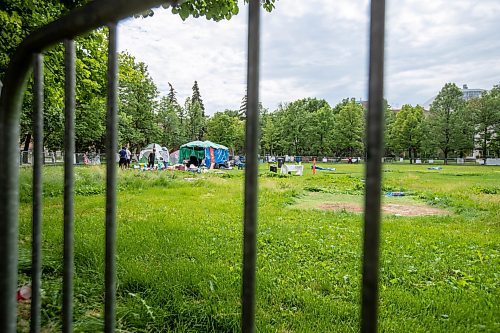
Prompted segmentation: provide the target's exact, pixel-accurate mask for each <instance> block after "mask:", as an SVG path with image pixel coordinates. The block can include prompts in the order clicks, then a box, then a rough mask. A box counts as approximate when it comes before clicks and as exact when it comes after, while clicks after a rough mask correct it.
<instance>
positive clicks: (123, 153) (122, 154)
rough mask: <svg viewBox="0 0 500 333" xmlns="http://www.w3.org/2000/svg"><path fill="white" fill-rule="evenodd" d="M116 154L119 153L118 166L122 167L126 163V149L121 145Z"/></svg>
mask: <svg viewBox="0 0 500 333" xmlns="http://www.w3.org/2000/svg"><path fill="white" fill-rule="evenodd" d="M118 154H119V155H120V161H119V162H118V166H119V167H120V168H122V169H123V168H125V166H126V165H127V150H126V149H125V147H122V149H121V150H120V152H119V153H118Z"/></svg>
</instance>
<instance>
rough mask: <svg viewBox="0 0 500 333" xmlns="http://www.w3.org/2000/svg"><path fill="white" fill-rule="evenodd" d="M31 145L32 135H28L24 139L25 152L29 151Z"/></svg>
mask: <svg viewBox="0 0 500 333" xmlns="http://www.w3.org/2000/svg"><path fill="white" fill-rule="evenodd" d="M30 143H31V133H28V134H26V136H25V137H24V148H23V151H28V150H29V149H30Z"/></svg>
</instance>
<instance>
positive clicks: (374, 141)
mask: <svg viewBox="0 0 500 333" xmlns="http://www.w3.org/2000/svg"><path fill="white" fill-rule="evenodd" d="M165 2H168V3H170V4H172V5H175V4H176V3H177V1H171V0H170V1H165V0H100V1H94V2H92V3H89V4H88V5H86V6H83V7H81V8H78V9H76V10H74V11H72V12H71V13H70V14H69V15H67V16H65V17H63V18H61V19H59V20H57V21H55V22H53V23H50V24H48V25H47V26H44V27H42V28H40V29H38V30H37V31H35V32H34V33H32V34H31V35H29V36H28V37H27V38H26V39H25V40H24V41H23V42H22V43H21V45H20V46H19V47H18V49H17V51H16V53H15V54H14V56H13V57H12V59H11V62H10V64H9V67H8V70H7V72H6V75H5V79H4V86H3V89H2V91H1V95H0V156H3V157H4V159H3V162H2V163H0V332H5V333H13V332H15V331H16V311H17V310H16V297H15V294H16V287H17V270H18V258H17V252H18V249H17V241H18V208H19V207H18V200H19V199H18V192H19V189H18V188H19V179H18V178H19V171H18V169H19V165H18V157H19V156H18V154H19V151H18V140H19V128H20V110H21V104H22V98H23V94H24V90H25V85H26V82H27V79H28V76H29V74H30V71H31V69H33V73H34V89H33V91H34V99H33V133H34V135H33V137H34V154H33V215H32V224H33V225H32V269H31V274H32V276H31V279H32V302H31V332H40V310H41V300H40V290H41V265H42V258H41V232H42V207H43V203H42V164H43V146H42V142H43V56H42V52H43V50H45V49H47V48H48V47H50V46H51V45H53V44H55V43H59V42H61V41H64V47H65V62H64V63H65V85H64V87H65V135H64V148H65V154H64V156H65V158H64V254H63V255H64V258H63V304H62V330H63V332H72V330H73V327H72V324H73V323H72V318H73V272H74V253H73V247H74V232H73V229H74V225H73V224H74V209H73V183H74V178H73V177H74V173H73V161H72V158H73V155H74V150H75V143H74V142H75V124H74V121H75V120H74V119H75V114H74V110H75V85H76V81H75V46H74V41H73V39H74V38H75V37H76V36H78V35H81V34H83V33H85V32H87V31H90V30H92V29H96V28H98V27H102V26H106V25H107V26H108V31H109V46H108V70H107V85H108V86H107V117H106V133H107V134H106V147H107V148H106V159H107V160H109V161H112V160H114V156H115V147H117V86H118V84H117V79H118V75H117V73H118V64H117V49H116V34H117V31H116V30H117V28H116V22H118V21H119V20H121V19H123V18H125V17H128V16H130V15H132V14H134V13H137V12H141V11H143V10H145V9H148V8H151V7H154V6H158V5H160V4H161V3H165ZM249 2H250V3H249V20H248V62H247V65H248V67H247V91H248V104H247V122H246V152H247V163H246V171H245V207H244V221H243V273H242V274H243V276H242V291H241V302H242V310H241V329H242V331H243V332H255V307H256V304H255V272H256V258H257V249H256V237H257V205H258V203H257V194H258V188H257V177H258V164H257V159H258V155H257V153H258V151H257V149H258V131H259V128H258V126H259V114H258V101H259V53H260V50H259V45H260V1H259V0H250V1H249ZM384 16H385V1H384V0H372V1H371V22H370V56H369V62H370V66H369V68H370V70H369V71H370V72H369V107H368V126H367V138H368V145H367V151H368V155H367V157H368V159H367V164H366V194H365V214H364V216H365V229H364V246H363V254H364V255H363V279H362V303H361V328H360V329H361V331H363V332H376V330H377V307H378V266H379V265H378V257H379V254H378V253H379V233H380V232H379V230H380V228H379V225H380V183H381V157H382V153H383V150H382V134H383V78H384V75H383V64H384V22H385V17H384ZM105 230H106V231H105V232H106V237H105V305H104V314H105V315H104V321H105V323H104V330H105V332H114V330H115V307H116V306H115V299H116V166H115V165H114V164H113V163H107V164H106V216H105Z"/></svg>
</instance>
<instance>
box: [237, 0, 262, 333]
mask: <svg viewBox="0 0 500 333" xmlns="http://www.w3.org/2000/svg"><path fill="white" fill-rule="evenodd" d="M259 33H260V1H259V0H251V1H250V3H249V12H248V67H247V92H248V102H247V120H246V154H247V162H246V168H245V169H246V170H245V210H244V227H243V229H244V231H243V283H242V296H241V297H242V300H241V301H242V313H241V327H242V332H244V333H253V332H255V269H256V268H255V267H256V260H257V245H256V241H257V191H258V190H257V176H258V164H257V158H258V156H257V152H258V151H257V149H258V138H259V136H258V132H259V51H260V50H259V39H260V36H259Z"/></svg>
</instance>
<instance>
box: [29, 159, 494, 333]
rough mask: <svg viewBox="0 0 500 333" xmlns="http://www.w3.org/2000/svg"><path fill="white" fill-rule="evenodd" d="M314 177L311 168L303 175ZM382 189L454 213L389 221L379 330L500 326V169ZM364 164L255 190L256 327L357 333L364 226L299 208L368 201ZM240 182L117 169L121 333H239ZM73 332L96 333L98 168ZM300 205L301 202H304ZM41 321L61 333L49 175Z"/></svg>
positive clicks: (406, 180) (84, 181)
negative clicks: (329, 197)
mask: <svg viewBox="0 0 500 333" xmlns="http://www.w3.org/2000/svg"><path fill="white" fill-rule="evenodd" d="M307 167H308V166H307ZM384 171H385V172H384V181H383V186H384V189H385V190H394V191H399V190H401V191H407V192H409V193H411V194H413V198H415V200H419V201H422V202H426V203H428V204H431V205H436V206H439V207H443V208H446V209H449V210H450V211H452V212H453V213H454V214H453V215H451V216H432V217H397V216H385V217H384V219H383V224H382V242H381V244H382V249H381V251H382V253H381V254H382V257H381V267H380V271H381V276H380V287H381V290H380V329H381V330H382V331H397V332H399V331H409V332H410V331H411V332H451V331H453V332H475V331H477V332H482V331H490V332H494V331H499V330H500V304H499V302H498V299H500V289H499V287H500V274H499V271H500V257H499V254H500V253H499V252H500V246H499V241H500V227H499V215H500V214H499V213H500V208H499V207H500V206H499V203H500V199H499V196H498V193H499V192H498V189H499V188H500V169H498V168H489V167H463V166H462V167H461V166H446V167H444V169H443V170H441V171H430V170H427V169H426V167H424V166H419V165H396V164H394V165H388V166H385V169H384ZM363 177H364V174H363V166H361V165H339V166H337V171H336V172H333V173H331V172H318V173H317V174H316V175H315V176H313V175H312V174H311V172H310V170H309V169H308V170H306V173H305V175H304V176H303V177H292V176H285V177H273V176H271V174H269V173H268V172H267V171H266V170H265V168H264V166H263V167H262V168H261V175H260V181H259V187H260V191H259V231H258V271H257V327H258V330H259V331H262V332H350V331H358V327H359V302H360V279H361V276H360V264H361V234H362V216H361V215H359V214H354V213H349V212H328V211H321V210H315V209H304V208H296V207H297V206H296V205H294V204H295V203H297V202H299V201H300V200H302V199H303V198H304V196H305V194H306V193H308V192H311V191H321V192H326V193H333V194H335V193H337V194H348V195H361V194H362V193H363V186H364V185H363V184H364V182H363ZM30 182H31V178H30V174H29V170H28V169H27V170H23V171H22V172H21V192H20V193H21V195H20V201H21V212H20V217H21V220H20V221H21V222H20V251H21V252H20V261H21V265H20V271H21V275H20V276H21V277H20V279H21V281H20V283H27V282H28V279H29V278H28V273H29V256H30V254H29V246H30V230H31V227H30V223H31V222H30V221H31V215H30V202H31V198H30ZM242 184H243V172H242V171H236V170H234V171H228V172H226V173H225V174H202V175H193V174H189V173H183V172H140V171H134V170H130V171H124V172H122V171H120V172H119V192H118V244H117V246H118V257H117V259H118V272H117V273H118V301H117V304H118V308H117V315H118V328H119V329H120V330H121V331H127V332H159V331H163V332H169V331H171V332H235V331H239V327H240V314H239V313H240V289H241V267H242V262H241V252H242V251H241V248H242V245H241V244H242V211H243V208H242V206H243V185H242ZM75 192H76V193H75V194H76V200H75V215H76V217H75V223H76V225H75V237H76V239H75V268H76V274H75V283H76V284H75V331H78V332H94V331H99V330H102V316H103V314H102V307H103V306H102V303H103V292H104V290H103V280H104V278H103V272H104V267H103V266H104V264H103V252H104V250H103V249H104V169H101V168H98V167H92V168H77V169H76V185H75ZM299 207H300V206H299ZM43 249H44V255H43V256H44V257H43V325H44V327H46V328H47V330H48V331H51V330H52V331H58V330H60V301H61V285H60V282H61V271H62V267H61V258H62V169H60V168H57V167H48V168H45V169H44V221H43Z"/></svg>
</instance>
